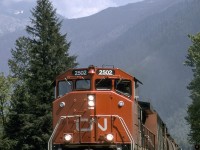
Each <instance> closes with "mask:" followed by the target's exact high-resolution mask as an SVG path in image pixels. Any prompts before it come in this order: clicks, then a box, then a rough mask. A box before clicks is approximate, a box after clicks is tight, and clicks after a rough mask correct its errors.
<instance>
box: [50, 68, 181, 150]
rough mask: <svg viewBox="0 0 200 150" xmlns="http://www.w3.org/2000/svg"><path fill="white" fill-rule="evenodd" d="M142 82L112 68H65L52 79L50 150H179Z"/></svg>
mask: <svg viewBox="0 0 200 150" xmlns="http://www.w3.org/2000/svg"><path fill="white" fill-rule="evenodd" d="M140 83H141V82H140V81H139V80H137V79H136V78H135V77H134V76H131V75H129V74H128V73H126V72H124V71H122V70H120V69H118V68H114V67H95V66H93V65H91V66H89V67H88V68H78V69H69V70H67V71H66V72H65V73H63V74H61V75H59V76H58V77H57V78H56V81H55V100H54V102H53V128H54V130H53V133H52V135H51V138H50V139H49V143H48V149H49V150H68V149H69V150H71V149H72V150H102V149H104V150H177V149H178V145H177V144H176V143H175V141H174V140H173V139H172V138H171V136H170V135H169V134H168V133H167V128H166V126H165V124H164V123H163V122H162V120H161V119H160V117H159V115H158V113H157V112H156V111H155V110H153V108H152V106H151V105H150V103H148V102H141V101H139V100H138V95H137V88H138V85H139V84H140Z"/></svg>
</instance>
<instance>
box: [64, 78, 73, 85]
mask: <svg viewBox="0 0 200 150" xmlns="http://www.w3.org/2000/svg"><path fill="white" fill-rule="evenodd" d="M65 81H66V82H67V83H68V84H69V86H72V85H71V83H70V82H69V81H68V80H67V78H65Z"/></svg>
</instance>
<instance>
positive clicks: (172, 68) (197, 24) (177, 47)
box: [0, 0, 200, 149]
mask: <svg viewBox="0 0 200 150" xmlns="http://www.w3.org/2000/svg"><path fill="white" fill-rule="evenodd" d="M199 8H200V1H199V0H145V1H142V2H138V3H134V4H129V5H126V6H122V7H117V8H108V9H106V10H103V11H101V12H99V13H97V14H95V15H92V16H89V17H84V18H79V19H64V20H63V24H62V25H63V27H62V32H63V33H67V34H68V40H69V41H71V42H72V44H71V49H70V53H71V54H75V55H77V56H78V62H79V64H80V67H87V66H89V65H90V64H94V65H96V66H101V65H103V64H106V65H114V66H115V67H119V68H121V69H123V70H125V71H127V72H129V73H130V74H132V75H134V76H136V77H137V78H138V79H139V80H141V81H142V82H143V85H141V86H140V90H139V93H140V96H141V97H140V99H141V100H144V101H150V102H151V103H152V105H153V106H154V108H155V109H156V111H157V112H158V113H159V114H160V116H161V118H162V119H163V120H164V121H165V122H166V123H167V126H168V127H169V131H171V133H172V135H173V137H175V138H176V140H178V142H179V143H180V144H181V145H182V146H183V147H184V148H183V149H189V148H188V147H189V146H188V144H187V132H188V126H187V125H186V122H185V120H184V117H185V115H186V108H187V105H188V103H190V100H189V92H188V90H187V88H186V87H187V85H188V83H189V82H190V81H191V79H192V73H191V70H190V68H187V67H185V66H184V61H185V59H186V55H187V49H188V47H189V45H190V44H191V42H190V40H189V38H188V36H187V35H188V34H196V33H197V32H199V31H200V20H199V18H200V9H199ZM18 10H22V9H18ZM1 15H4V17H1V16H0V23H1V24H0V26H1V27H0V29H2V31H3V34H2V35H1V33H0V41H1V42H0V64H1V66H0V71H5V72H6V71H7V72H8V67H7V65H6V63H7V59H8V58H10V57H11V55H10V49H11V48H14V41H15V40H16V39H17V37H19V36H21V35H26V33H25V32H24V30H23V26H24V25H25V24H27V19H28V17H25V16H24V17H22V16H21V17H20V15H24V14H18V15H17V17H16V16H13V14H12V15H10V14H6V13H2V14H1ZM5 16H6V17H8V18H7V19H6V17H5ZM9 17H12V19H10V18H9ZM3 18H4V20H3V21H2V19H3ZM6 20H9V21H11V22H12V23H10V24H12V25H13V26H14V27H13V28H14V29H15V30H13V31H11V30H8V29H10V28H11V27H10V26H9V25H3V24H2V23H4V22H7V21H6ZM3 27H5V28H3ZM6 27H8V29H6ZM179 120H180V121H179Z"/></svg>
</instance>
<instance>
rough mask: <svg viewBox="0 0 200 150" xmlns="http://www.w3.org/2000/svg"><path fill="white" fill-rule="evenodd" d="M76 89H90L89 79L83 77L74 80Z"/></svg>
mask: <svg viewBox="0 0 200 150" xmlns="http://www.w3.org/2000/svg"><path fill="white" fill-rule="evenodd" d="M75 89H76V90H89V89H90V80H89V79H83V80H76V87H75Z"/></svg>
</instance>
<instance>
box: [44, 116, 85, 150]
mask: <svg viewBox="0 0 200 150" xmlns="http://www.w3.org/2000/svg"><path fill="white" fill-rule="evenodd" d="M73 117H81V115H72V116H60V118H59V120H58V122H57V124H56V126H55V128H54V130H53V133H52V134H51V136H50V138H49V141H48V150H52V140H53V138H54V135H55V133H56V131H57V129H58V127H59V126H60V123H61V121H62V120H63V119H66V118H73Z"/></svg>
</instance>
